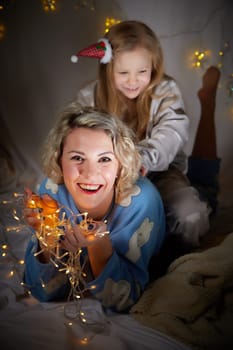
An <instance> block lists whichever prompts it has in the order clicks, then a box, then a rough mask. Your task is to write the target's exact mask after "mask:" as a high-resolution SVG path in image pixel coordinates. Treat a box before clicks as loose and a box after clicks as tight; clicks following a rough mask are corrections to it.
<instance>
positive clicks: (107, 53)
mask: <svg viewBox="0 0 233 350" xmlns="http://www.w3.org/2000/svg"><path fill="white" fill-rule="evenodd" d="M79 56H84V57H92V58H99V59H100V62H101V63H105V64H106V63H108V62H110V60H111V58H112V47H111V45H110V43H109V41H108V39H105V38H101V39H99V40H98V42H97V43H95V44H93V45H91V46H88V47H86V48H85V49H82V50H81V51H79V52H77V53H76V54H75V55H72V56H71V62H73V63H76V62H78V58H79Z"/></svg>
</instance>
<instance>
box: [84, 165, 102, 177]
mask: <svg viewBox="0 0 233 350" xmlns="http://www.w3.org/2000/svg"><path fill="white" fill-rule="evenodd" d="M82 173H83V175H85V176H86V177H91V176H95V175H97V174H98V166H97V164H96V163H91V162H88V163H86V164H85V166H84V167H83V169H82Z"/></svg>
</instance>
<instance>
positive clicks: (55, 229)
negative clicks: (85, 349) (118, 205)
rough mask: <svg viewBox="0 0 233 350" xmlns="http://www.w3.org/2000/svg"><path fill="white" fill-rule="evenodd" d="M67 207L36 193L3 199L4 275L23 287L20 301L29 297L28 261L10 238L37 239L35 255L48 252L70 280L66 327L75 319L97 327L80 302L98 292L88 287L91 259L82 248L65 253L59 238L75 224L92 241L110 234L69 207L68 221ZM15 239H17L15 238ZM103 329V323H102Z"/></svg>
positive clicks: (1, 239) (1, 258)
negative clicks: (27, 216)
mask: <svg viewBox="0 0 233 350" xmlns="http://www.w3.org/2000/svg"><path fill="white" fill-rule="evenodd" d="M64 209H65V208H64V207H62V206H59V204H58V203H57V202H56V201H55V200H53V199H52V198H51V199H50V201H49V202H48V201H44V200H43V198H42V197H40V196H38V195H37V194H34V193H33V194H32V195H31V196H30V197H26V196H25V195H24V194H21V193H17V192H14V193H13V194H12V195H11V198H9V199H7V200H2V201H1V202H0V210H1V215H2V216H5V217H7V220H5V224H3V225H2V227H0V229H1V230H0V242H1V245H0V254H1V256H0V262H1V264H2V263H3V264H4V261H5V266H7V267H8V271H7V272H6V274H5V278H6V279H7V280H9V279H11V278H13V277H17V283H19V284H20V287H21V289H20V294H19V293H18V295H17V298H18V299H20V298H22V297H26V296H29V295H30V294H31V293H30V288H31V287H33V286H29V285H26V284H25V283H24V281H23V273H24V266H25V262H24V260H23V259H22V257H19V256H18V254H16V253H15V251H14V244H13V247H12V246H11V244H10V242H9V239H8V235H9V233H10V232H11V234H12V233H13V234H15V235H20V234H22V233H23V234H24V235H25V233H26V235H28V239H27V241H28V240H29V239H31V238H34V239H37V240H38V241H39V245H40V249H39V251H38V252H36V253H34V256H39V255H40V254H43V253H45V252H46V254H48V253H49V255H50V258H49V262H50V263H52V264H53V265H54V267H55V268H57V269H58V272H60V273H61V274H64V277H65V276H66V277H67V278H68V281H69V284H70V292H69V295H68V297H67V302H69V303H66V304H65V305H64V314H65V316H66V318H68V320H69V321H68V323H67V324H66V325H67V326H72V325H73V322H72V321H73V320H79V321H80V322H81V325H82V326H83V327H84V326H85V327H88V326H92V325H93V324H95V327H96V325H97V323H98V321H97V320H92V318H91V317H90V315H89V314H88V313H86V312H84V311H83V309H82V304H81V303H80V301H81V300H82V299H83V297H84V293H85V292H86V291H88V290H91V289H95V288H96V286H95V285H92V286H90V287H88V286H87V281H86V277H87V274H86V272H85V269H86V266H87V264H88V256H87V255H86V256H85V257H83V258H82V249H81V248H79V249H78V250H77V251H76V252H68V251H65V250H62V249H61V247H60V238H61V236H63V235H64V234H65V229H66V228H68V229H72V227H74V225H78V227H79V229H80V231H81V233H82V234H83V235H84V236H85V237H86V238H87V239H88V240H89V241H92V240H94V239H96V238H97V239H98V238H101V237H103V236H105V235H106V234H109V232H108V231H106V230H105V227H106V226H105V223H103V222H98V221H94V220H92V219H91V218H88V214H87V213H82V214H77V215H74V214H73V213H72V212H71V211H70V209H69V208H66V210H68V212H70V217H69V219H67V218H66V215H65V211H64ZM25 210H30V211H31V214H32V215H34V216H35V218H36V219H37V225H36V227H35V230H31V228H30V227H29V226H28V225H27V224H26V222H25V220H24V213H25ZM15 238H16V237H15ZM40 283H41V286H42V288H46V287H47V285H46V283H45V282H44V281H43V280H42V279H41V280H40ZM101 327H103V322H102V323H101ZM88 341H89V340H88V338H87V337H86V336H84V337H83V338H82V339H80V342H82V343H87V342H88Z"/></svg>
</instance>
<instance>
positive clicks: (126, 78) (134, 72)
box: [113, 47, 152, 99]
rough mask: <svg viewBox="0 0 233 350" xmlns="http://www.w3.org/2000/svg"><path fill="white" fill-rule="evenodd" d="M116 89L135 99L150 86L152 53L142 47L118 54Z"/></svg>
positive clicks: (115, 78)
mask: <svg viewBox="0 0 233 350" xmlns="http://www.w3.org/2000/svg"><path fill="white" fill-rule="evenodd" d="M113 62H114V63H113V74H114V82H115V86H116V89H117V90H119V91H121V93H122V94H123V95H124V96H125V97H128V98H129V99H134V98H136V97H138V96H139V95H140V94H141V92H142V91H144V89H145V88H146V87H147V86H148V85H149V83H150V80H151V72H152V56H151V53H150V52H149V51H148V50H147V49H144V48H142V47H137V48H135V49H134V50H131V51H125V52H121V53H118V54H117V55H116V56H115V57H114V61H113Z"/></svg>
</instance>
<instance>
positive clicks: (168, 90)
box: [72, 21, 210, 247]
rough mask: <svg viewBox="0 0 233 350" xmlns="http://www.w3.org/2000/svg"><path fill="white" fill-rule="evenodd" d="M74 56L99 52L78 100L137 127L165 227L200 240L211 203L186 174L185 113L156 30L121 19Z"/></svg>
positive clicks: (190, 243)
mask: <svg viewBox="0 0 233 350" xmlns="http://www.w3.org/2000/svg"><path fill="white" fill-rule="evenodd" d="M78 56H90V57H99V58H101V59H100V64H99V78H98V81H95V82H92V83H91V84H89V85H88V86H86V87H84V88H83V89H81V90H80V91H79V93H78V96H77V100H78V102H79V103H80V104H81V105H92V106H94V105H95V106H96V107H98V108H99V109H101V110H103V111H106V112H108V113H112V114H114V115H116V116H118V117H119V118H120V119H121V120H123V121H124V122H126V123H127V124H128V126H130V127H131V128H132V129H133V130H134V131H135V133H136V135H137V142H138V149H139V151H140V153H141V156H142V169H141V171H142V174H143V175H147V176H148V178H149V179H151V181H152V182H153V183H154V184H155V185H156V186H157V188H158V189H159V191H160V193H161V195H162V198H163V202H164V205H165V209H166V214H167V227H168V232H169V233H170V234H175V235H176V236H177V235H179V239H180V238H181V242H183V243H185V245H188V246H190V247H194V246H198V245H199V237H200V236H202V235H204V234H205V233H206V232H207V230H208V228H209V220H208V216H209V213H210V208H209V206H208V205H207V204H206V202H205V201H201V200H200V199H199V194H198V192H197V190H196V189H195V188H194V187H192V186H191V184H190V182H189V180H188V178H187V176H186V175H185V173H186V170H187V169H186V164H187V157H186V155H185V154H184V152H183V149H184V146H185V144H186V142H187V140H188V137H189V132H188V129H189V119H188V117H187V115H186V114H185V112H184V104H183V101H182V97H181V93H180V90H179V88H178V86H177V84H176V82H175V81H174V80H173V79H172V78H170V77H168V76H167V75H166V74H165V73H164V66H163V64H164V62H163V53H162V49H161V46H160V43H159V40H158V38H157V37H156V35H155V33H154V32H153V31H152V30H151V29H150V28H149V27H148V26H147V25H146V24H144V23H141V22H138V21H124V22H121V23H119V24H116V25H114V26H112V27H111V28H110V30H109V32H108V33H107V34H106V36H105V38H103V39H100V41H99V42H98V43H97V44H96V45H94V46H91V47H88V48H87V49H84V50H81V51H80V52H78V53H77V55H76V56H73V57H72V58H75V57H78ZM74 61H75V59H74Z"/></svg>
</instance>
